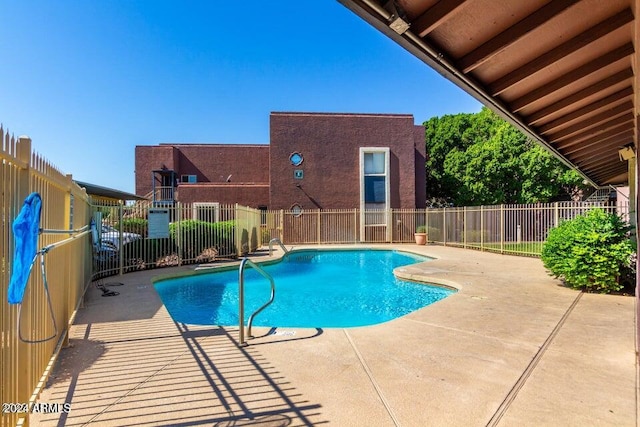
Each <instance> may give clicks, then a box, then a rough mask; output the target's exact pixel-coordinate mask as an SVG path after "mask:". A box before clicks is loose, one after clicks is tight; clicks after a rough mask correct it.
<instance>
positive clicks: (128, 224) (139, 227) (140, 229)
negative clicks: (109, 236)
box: [115, 218, 149, 237]
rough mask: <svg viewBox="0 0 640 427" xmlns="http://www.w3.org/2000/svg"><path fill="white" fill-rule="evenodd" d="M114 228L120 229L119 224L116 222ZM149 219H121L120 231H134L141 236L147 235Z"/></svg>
mask: <svg viewBox="0 0 640 427" xmlns="http://www.w3.org/2000/svg"><path fill="white" fill-rule="evenodd" d="M115 228H116V229H118V230H120V224H119V223H118V224H116V226H115ZM148 229H149V221H148V220H146V219H143V218H127V219H123V220H122V231H123V232H124V233H136V234H139V235H141V236H142V237H145V236H147V231H148Z"/></svg>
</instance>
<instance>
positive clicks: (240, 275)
mask: <svg viewBox="0 0 640 427" xmlns="http://www.w3.org/2000/svg"><path fill="white" fill-rule="evenodd" d="M247 264H249V266H251V267H253V268H254V269H255V270H256V271H257V272H258V273H260V274H261V275H262V277H264V278H265V279H267V280H268V281H269V283H270V284H271V296H270V297H269V301H267V302H266V303H264V304H263V305H262V307H260V308H259V309H257V310H256V311H254V312H253V314H251V316H249V321H248V322H247V335H248V336H249V337H250V338H253V336H252V335H251V325H252V324H253V318H254V317H255V316H256V315H257V314H258V313H260V312H261V311H262V310H264V309H265V308H267V306H268V305H269V304H271V303H272V302H273V300H274V298H275V297H276V285H275V282H274V280H273V277H271V275H270V274H269V273H267V272H266V271H264V270H263V269H262V267H260V266H259V265H257V264H256V263H255V262H253V261H251V260H250V259H249V258H243V259H242V261H241V262H240V268H239V269H238V311H239V333H240V345H241V346H245V345H247V343H246V341H245V339H244V269H245V266H246V265H247Z"/></svg>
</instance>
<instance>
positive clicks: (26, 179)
mask: <svg viewBox="0 0 640 427" xmlns="http://www.w3.org/2000/svg"><path fill="white" fill-rule="evenodd" d="M16 158H17V159H18V160H19V161H20V162H21V163H22V164H21V165H20V167H19V170H18V176H17V184H18V191H17V194H16V198H15V199H14V200H15V201H16V203H15V209H16V212H15V215H17V214H18V212H19V210H20V208H21V207H22V203H23V202H24V200H25V199H26V198H27V196H28V195H29V193H30V192H31V184H30V183H31V179H30V178H31V138H29V137H28V136H21V137H19V138H18V144H17V146H16ZM0 304H4V301H2V302H1V303H0ZM14 307H15V306H12V308H11V310H12V313H15V314H16V317H14V319H15V322H14V323H13V325H14V327H15V328H16V329H17V326H18V316H19V313H18V311H17V310H16V309H15V308H14ZM32 317H33V316H29V315H28V313H23V319H24V321H23V322H22V325H21V326H22V328H23V330H26V331H29V332H31V330H32V329H33V328H32V323H31V319H32ZM16 335H17V334H16ZM15 343H17V344H18V345H17V346H16V349H17V351H16V350H14V351H13V354H12V356H13V357H15V359H14V361H15V362H16V370H15V371H16V374H14V376H13V379H14V380H15V383H13V381H12V383H13V384H15V385H16V388H15V390H16V391H17V394H13V393H12V394H11V395H7V397H10V396H11V397H13V398H14V399H16V400H15V402H28V401H29V397H30V396H31V393H32V391H33V390H31V389H30V386H31V384H33V378H32V375H31V370H30V369H29V368H30V366H31V361H32V357H33V356H32V354H33V353H32V350H33V347H34V346H32V345H29V344H26V343H23V342H21V341H19V340H18V339H17V337H16V338H15V341H14V342H13V343H11V344H9V346H11V345H12V344H15ZM3 347H4V344H3ZM16 383H17V384H16ZM3 385H4V384H3ZM3 416H4V414H3ZM24 420H25V421H28V417H26V418H24Z"/></svg>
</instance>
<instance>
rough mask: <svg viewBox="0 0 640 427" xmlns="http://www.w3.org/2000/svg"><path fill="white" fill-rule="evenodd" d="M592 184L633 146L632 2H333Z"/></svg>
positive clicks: (621, 172) (618, 172)
mask: <svg viewBox="0 0 640 427" xmlns="http://www.w3.org/2000/svg"><path fill="white" fill-rule="evenodd" d="M339 1H340V2H341V3H342V4H344V5H345V6H346V7H348V8H349V9H351V10H352V11H353V12H355V13H356V14H357V15H359V16H360V17H362V18H363V19H364V20H366V21H367V22H369V23H370V24H371V25H373V26H374V27H375V28H377V29H378V30H379V31H381V32H382V33H384V34H385V35H387V36H388V37H389V38H391V39H392V40H394V41H395V42H396V43H398V44H399V45H401V46H402V47H404V48H405V49H406V50H408V51H409V52H410V53H411V54H413V55H414V56H416V57H417V58H419V59H421V60H422V61H423V62H425V63H426V64H428V65H429V66H431V67H432V68H433V69H435V70H436V71H438V72H439V73H440V74H442V75H443V76H444V77H446V78H447V79H449V80H451V81H452V82H453V83H455V84H456V85H458V86H459V87H461V88H462V89H464V90H465V91H466V92H467V93H469V94H470V95H471V96H473V97H474V98H476V99H477V100H478V101H480V102H481V103H483V104H484V105H486V106H488V107H489V108H491V109H492V110H494V111H495V112H496V113H498V114H499V115H501V116H502V117H504V118H505V119H506V120H508V121H509V122H511V123H512V124H513V125H515V126H516V127H517V128H519V129H520V130H521V131H523V132H524V133H525V134H527V135H528V136H529V137H531V138H532V139H533V140H535V141H537V142H538V143H539V144H541V145H542V146H544V147H545V148H546V149H547V150H549V151H550V152H551V153H553V154H554V155H555V156H556V157H557V158H559V159H560V160H561V161H563V162H564V163H565V164H567V165H568V166H570V167H572V168H574V169H576V170H577V171H578V172H580V173H581V174H582V175H583V177H584V178H585V180H586V181H588V182H589V183H591V184H593V185H595V186H602V185H609V184H624V183H626V182H627V181H628V165H627V161H626V160H624V159H621V157H620V155H619V151H620V150H622V149H624V148H625V147H632V148H633V149H634V150H635V147H636V146H637V124H638V119H637V113H636V105H638V102H637V96H638V95H637V93H636V91H635V90H634V89H635V87H636V84H637V78H638V77H637V73H636V72H635V68H636V63H637V54H636V49H635V46H636V40H637V36H636V34H637V30H636V27H637V25H638V24H637V22H636V20H635V17H634V16H635V11H636V9H637V5H638V4H639V3H640V0H607V1H601V0H555V1H548V0H528V1H513V0H441V1H437V0H395V1H394V0H389V1H386V0H339Z"/></svg>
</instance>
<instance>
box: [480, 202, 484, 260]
mask: <svg viewBox="0 0 640 427" xmlns="http://www.w3.org/2000/svg"><path fill="white" fill-rule="evenodd" d="M480 250H482V251H484V206H482V205H480Z"/></svg>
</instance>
